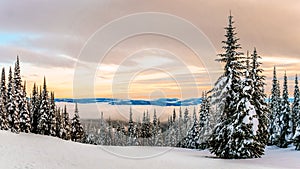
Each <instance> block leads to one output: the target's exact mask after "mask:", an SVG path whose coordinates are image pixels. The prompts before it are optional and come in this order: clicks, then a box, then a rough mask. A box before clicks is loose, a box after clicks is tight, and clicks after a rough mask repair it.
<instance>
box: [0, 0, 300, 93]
mask: <svg viewBox="0 0 300 169" xmlns="http://www.w3.org/2000/svg"><path fill="white" fill-rule="evenodd" d="M299 9H300V1H297V0H287V1H280V0H274V1H272V2H271V1H267V0H243V1H240V0H230V1H227V0H215V1H208V0H188V1H184V0H164V1H160V0H152V1H140V0H127V1H121V0H97V1H96V0H95V1H93V0H90V1H88V2H84V1H74V0H72V1H71V0H69V1H66V0H62V1H47V2H45V1H43V2H41V1H34V0H29V1H26V2H25V1H24V2H16V1H8V0H7V1H5V0H3V1H0V23H1V25H0V66H1V67H5V68H6V73H7V72H8V68H9V66H13V64H14V62H15V59H16V56H17V55H18V56H19V57H20V61H21V74H22V77H23V81H26V84H27V90H28V91H27V93H29V94H30V93H31V89H32V86H33V83H34V82H36V83H37V84H38V85H41V84H42V81H43V77H44V76H46V78H47V83H48V88H49V90H51V91H55V94H56V97H60V98H66V97H116V98H136V99H137V98H144V99H153V98H162V97H177V98H190V97H199V96H201V94H202V91H204V90H208V89H209V88H210V87H211V85H212V84H213V83H214V81H215V80H216V78H217V77H218V76H219V75H220V73H221V71H220V70H222V65H220V64H219V63H217V62H215V61H214V60H215V59H217V54H218V53H222V52H223V50H222V44H221V41H222V40H225V37H224V34H225V31H224V27H225V26H226V25H227V22H228V19H227V17H228V15H229V11H231V13H232V15H233V16H234V21H235V26H236V27H237V29H236V31H237V36H238V37H239V38H240V41H239V42H240V43H241V46H242V51H243V52H245V53H246V51H247V50H249V51H250V53H251V52H252V50H253V48H254V47H256V49H257V51H258V53H259V55H261V56H262V60H261V61H262V63H263V68H264V70H265V75H266V76H267V78H266V79H267V81H266V82H267V86H266V92H267V93H269V92H270V90H271V89H270V88H271V87H270V82H271V78H272V70H273V66H274V65H276V67H277V70H278V73H277V74H278V76H279V80H280V81H281V82H282V79H283V78H282V76H283V74H284V71H286V72H287V75H288V76H289V88H290V94H292V88H293V86H294V82H293V79H294V76H295V74H296V73H298V72H300V67H299V66H298V65H299V64H300V47H299V44H300V29H299V28H300V22H299V21H300V10H299Z"/></svg>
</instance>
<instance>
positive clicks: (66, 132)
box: [61, 105, 71, 140]
mask: <svg viewBox="0 0 300 169" xmlns="http://www.w3.org/2000/svg"><path fill="white" fill-rule="evenodd" d="M62 116H63V117H62V118H63V122H62V124H63V127H62V131H61V138H62V139H64V140H70V139H71V127H70V118H69V113H68V112H67V106H66V105H65V107H64V111H63V115H62Z"/></svg>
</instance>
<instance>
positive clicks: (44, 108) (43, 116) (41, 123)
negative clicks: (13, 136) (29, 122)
mask: <svg viewBox="0 0 300 169" xmlns="http://www.w3.org/2000/svg"><path fill="white" fill-rule="evenodd" d="M39 115H40V117H39V119H38V126H37V132H38V133H39V134H42V135H50V132H49V131H50V130H49V97H48V91H47V84H46V78H45V77H44V85H43V91H42V95H41V100H40V108H39Z"/></svg>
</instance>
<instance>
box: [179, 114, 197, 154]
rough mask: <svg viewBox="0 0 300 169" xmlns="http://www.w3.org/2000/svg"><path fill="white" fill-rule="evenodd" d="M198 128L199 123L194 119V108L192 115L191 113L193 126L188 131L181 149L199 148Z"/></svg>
mask: <svg viewBox="0 0 300 169" xmlns="http://www.w3.org/2000/svg"><path fill="white" fill-rule="evenodd" d="M199 132H200V128H199V123H198V120H197V117H196V110H195V108H194V113H193V125H192V127H191V128H190V129H189V131H188V133H187V136H186V137H185V138H184V141H183V144H182V147H184V148H190V149H198V148H199V142H198V141H199V136H200V134H199Z"/></svg>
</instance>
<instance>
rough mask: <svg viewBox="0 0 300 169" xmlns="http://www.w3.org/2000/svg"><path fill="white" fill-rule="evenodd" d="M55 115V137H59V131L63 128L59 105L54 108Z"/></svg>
mask: <svg viewBox="0 0 300 169" xmlns="http://www.w3.org/2000/svg"><path fill="white" fill-rule="evenodd" d="M55 114H56V115H55V117H56V137H58V138H61V131H62V129H63V119H62V115H61V111H60V107H59V108H56V109H55Z"/></svg>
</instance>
